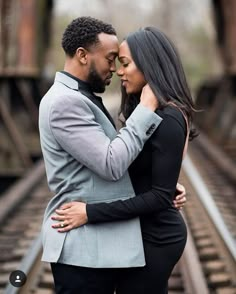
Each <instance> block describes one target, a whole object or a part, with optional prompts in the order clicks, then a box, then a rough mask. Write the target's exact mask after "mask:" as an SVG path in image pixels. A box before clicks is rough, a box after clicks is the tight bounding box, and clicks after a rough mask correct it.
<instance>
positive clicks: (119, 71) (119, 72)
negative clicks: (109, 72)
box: [116, 68, 124, 76]
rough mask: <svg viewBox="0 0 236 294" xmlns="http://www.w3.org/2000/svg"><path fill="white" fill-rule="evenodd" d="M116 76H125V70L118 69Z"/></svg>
mask: <svg viewBox="0 0 236 294" xmlns="http://www.w3.org/2000/svg"><path fill="white" fill-rule="evenodd" d="M116 74H117V75H118V76H123V74H124V73H123V70H122V69H121V68H118V69H117V71H116Z"/></svg>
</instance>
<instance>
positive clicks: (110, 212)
mask: <svg viewBox="0 0 236 294" xmlns="http://www.w3.org/2000/svg"><path fill="white" fill-rule="evenodd" d="M150 140H152V167H151V168H152V185H151V189H150V190H149V191H147V192H145V193H142V194H138V195H136V196H135V197H133V198H130V199H127V200H117V201H114V202H110V203H103V202H101V203H96V204H87V205H86V210H87V216H88V222H89V223H99V222H108V221H117V220H124V219H130V218H133V217H136V216H141V215H145V214H150V213H158V212H160V211H161V210H166V209H168V208H170V207H172V206H173V204H172V200H173V197H174V194H175V191H176V184H177V180H178V177H179V172H180V168H181V163H182V155H183V148H184V143H185V131H184V129H183V128H182V126H180V125H179V124H178V122H177V121H175V119H173V118H172V117H168V116H167V117H165V118H164V119H163V122H162V123H161V125H160V126H159V128H158V129H157V130H156V131H155V133H154V134H153V136H152V138H151V139H150Z"/></svg>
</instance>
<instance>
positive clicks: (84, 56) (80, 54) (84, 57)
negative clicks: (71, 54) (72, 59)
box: [75, 47, 88, 65]
mask: <svg viewBox="0 0 236 294" xmlns="http://www.w3.org/2000/svg"><path fill="white" fill-rule="evenodd" d="M75 54H76V57H77V58H78V61H79V62H80V63H81V64H83V65H86V64H87V62H88V51H87V50H86V49H85V48H83V47H79V48H78V49H77V50H76V53H75Z"/></svg>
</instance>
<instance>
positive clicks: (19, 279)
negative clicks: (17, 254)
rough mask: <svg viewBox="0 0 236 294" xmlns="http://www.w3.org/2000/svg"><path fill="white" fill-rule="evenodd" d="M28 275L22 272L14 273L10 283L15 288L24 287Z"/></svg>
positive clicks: (11, 275)
mask: <svg viewBox="0 0 236 294" xmlns="http://www.w3.org/2000/svg"><path fill="white" fill-rule="evenodd" d="M26 279H27V277H26V275H25V273H24V272H22V271H14V272H12V273H11V274H10V277H9V281H10V283H11V284H12V286H14V287H22V286H23V285H24V284H25V282H26Z"/></svg>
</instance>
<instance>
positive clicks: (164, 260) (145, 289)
mask: <svg viewBox="0 0 236 294" xmlns="http://www.w3.org/2000/svg"><path fill="white" fill-rule="evenodd" d="M185 243H186V240H183V241H181V242H178V243H175V244H171V245H165V246H157V245H156V244H152V243H149V242H145V241H144V251H145V259H146V265H145V266H144V267H136V268H126V269H122V270H121V271H120V275H119V281H118V283H117V288H116V294H133V293H134V294H167V293H168V279H169V277H170V275H171V272H172V270H173V268H174V266H175V264H176V263H177V262H178V260H179V258H180V257H181V255H182V253H183V250H184V247H185Z"/></svg>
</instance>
